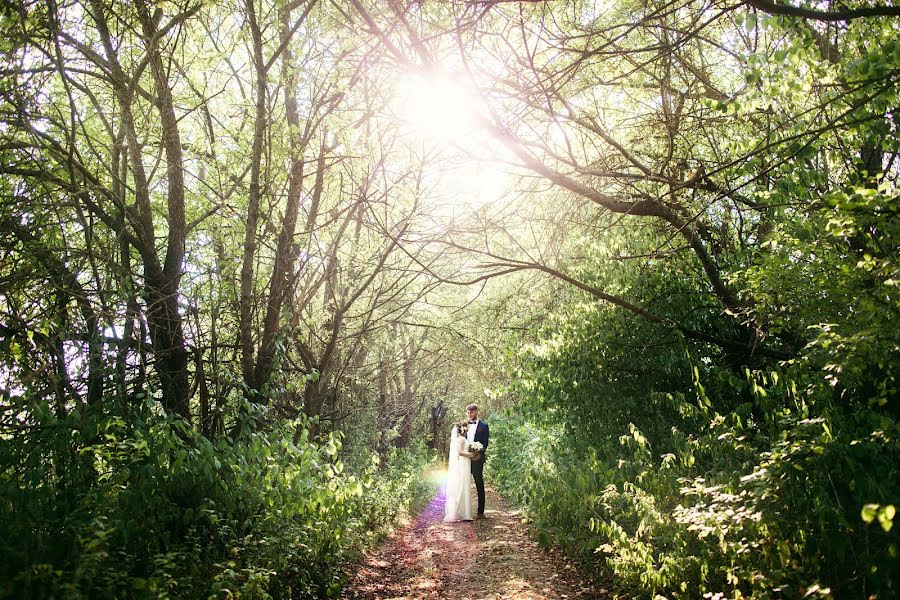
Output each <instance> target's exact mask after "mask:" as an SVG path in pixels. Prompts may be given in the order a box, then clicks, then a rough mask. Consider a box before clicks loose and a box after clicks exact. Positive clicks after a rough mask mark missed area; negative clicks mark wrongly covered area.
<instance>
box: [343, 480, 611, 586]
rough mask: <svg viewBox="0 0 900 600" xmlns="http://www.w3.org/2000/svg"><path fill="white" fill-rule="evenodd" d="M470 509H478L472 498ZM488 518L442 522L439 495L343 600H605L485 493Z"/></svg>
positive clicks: (361, 571)
mask: <svg viewBox="0 0 900 600" xmlns="http://www.w3.org/2000/svg"><path fill="white" fill-rule="evenodd" d="M472 506H473V507H474V506H475V500H474V498H473V503H472ZM486 506H487V511H486V518H485V519H481V520H477V521H472V522H460V523H444V522H443V518H444V493H443V488H442V489H441V491H440V492H439V493H438V494H437V495H436V496H435V497H434V499H432V501H431V503H429V504H428V506H426V507H425V509H424V510H423V511H422V512H421V513H420V514H419V515H418V516H417V517H416V518H415V519H414V520H413V521H412V522H411V523H409V524H408V525H406V526H405V527H402V528H401V529H399V530H398V531H397V532H396V533H395V534H394V535H393V536H392V537H391V538H390V539H389V540H388V541H387V542H386V543H385V544H384V545H383V546H382V547H381V548H380V549H378V550H377V551H375V552H374V553H373V554H371V555H369V556H367V557H366V559H365V560H364V562H363V563H362V564H361V565H359V566H358V570H357V571H356V572H355V573H354V574H352V577H351V581H350V584H349V585H348V586H347V587H346V589H345V590H344V592H343V595H342V597H343V598H346V599H359V600H389V599H391V600H411V599H414V598H415V599H438V598H439V599H445V598H446V599H453V600H476V599H486V600H532V599H542V598H556V599H560V600H562V599H580V600H584V599H588V598H605V597H606V594H605V590H597V589H594V588H592V587H591V586H590V585H588V584H586V583H584V582H582V581H581V580H580V578H579V576H578V573H577V572H576V570H575V568H574V567H573V566H572V565H569V564H567V563H566V562H565V560H564V559H562V558H561V557H560V556H559V555H558V554H556V553H554V552H547V551H545V550H542V549H541V548H540V547H539V546H538V545H537V544H536V543H535V542H534V541H533V540H531V539H530V538H529V537H528V535H527V532H526V528H525V526H524V525H523V524H522V520H521V516H520V514H519V511H518V510H516V509H515V507H513V506H511V505H510V504H509V503H508V502H506V501H505V500H503V499H502V498H500V496H498V495H497V494H496V493H495V492H494V491H493V490H491V489H488V490H487V503H486Z"/></svg>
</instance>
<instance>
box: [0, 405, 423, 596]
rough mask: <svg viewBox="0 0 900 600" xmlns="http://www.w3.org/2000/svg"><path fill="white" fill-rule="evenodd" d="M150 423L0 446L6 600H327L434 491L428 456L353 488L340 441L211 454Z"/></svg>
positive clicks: (419, 452) (190, 437) (418, 454)
mask: <svg viewBox="0 0 900 600" xmlns="http://www.w3.org/2000/svg"><path fill="white" fill-rule="evenodd" d="M143 417H145V418H138V417H137V415H131V418H129V419H125V418H123V417H121V416H116V415H111V414H103V415H97V416H95V417H94V418H93V419H91V418H88V417H85V416H83V415H78V414H72V415H71V416H70V417H68V418H66V419H65V420H60V421H57V422H53V421H52V419H49V420H48V423H47V425H46V426H43V427H40V428H36V429H35V430H33V431H32V432H30V433H29V435H27V436H21V437H17V438H15V439H4V440H2V441H0V456H2V458H3V469H2V475H0V552H2V554H3V556H4V557H7V559H6V560H5V561H3V563H2V565H0V582H2V583H0V597H32V598H48V597H59V596H64V597H74V598H78V597H101V598H102V597H176V598H177V597H191V598H194V597H198V596H201V595H204V596H205V595H215V596H217V597H247V598H268V597H282V598H287V597H290V598H321V597H336V596H337V595H338V593H339V590H340V588H341V585H342V583H343V575H342V567H343V565H344V562H345V561H346V560H347V559H348V557H349V556H350V554H351V553H352V552H353V551H354V550H355V549H356V548H358V547H359V546H360V545H362V544H365V543H367V541H371V540H372V539H374V534H373V533H372V532H373V531H377V530H379V529H383V528H384V527H385V526H386V525H387V524H389V523H391V522H393V520H394V519H395V518H396V517H397V515H398V513H399V512H401V511H403V510H404V509H405V508H407V507H408V506H409V503H410V502H411V501H412V500H413V499H414V498H415V497H416V496H417V495H421V494H423V493H426V490H427V486H426V485H425V484H424V482H423V478H422V476H421V475H422V470H423V468H424V466H425V464H426V462H427V455H426V453H425V451H424V449H423V448H421V447H417V448H415V449H412V450H409V451H404V452H400V451H395V452H394V453H393V454H392V455H391V457H390V460H389V466H388V469H387V470H386V471H385V472H383V473H378V472H377V471H376V468H375V467H374V466H373V467H370V468H369V469H366V470H362V471H360V472H356V473H348V472H347V471H346V470H345V468H344V466H343V463H342V461H341V460H339V454H340V449H341V444H340V436H339V435H332V436H330V437H328V438H326V439H325V440H324V441H323V442H321V443H313V442H311V441H309V440H308V439H307V437H306V435H304V436H303V437H302V439H301V441H300V443H297V444H294V443H293V442H292V441H291V440H292V436H293V434H294V424H286V425H284V426H283V427H280V428H278V429H275V430H272V431H268V432H260V433H252V434H248V435H244V436H242V437H241V438H240V439H238V440H237V441H235V442H234V443H231V442H230V441H229V440H227V439H224V438H222V439H219V440H216V441H215V442H211V441H209V440H207V439H206V438H204V437H202V436H200V435H199V434H197V433H195V432H194V431H193V430H192V429H191V428H189V427H186V426H185V424H184V423H182V422H180V421H178V420H175V419H166V418H162V417H156V418H146V415H144V416H143Z"/></svg>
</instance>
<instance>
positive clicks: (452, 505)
mask: <svg viewBox="0 0 900 600" xmlns="http://www.w3.org/2000/svg"><path fill="white" fill-rule="evenodd" d="M468 432H469V425H468V423H466V422H465V421H463V422H462V423H457V424H455V425H454V426H453V432H452V434H451V438H450V459H449V461H448V464H447V501H446V504H445V505H444V520H445V521H471V520H472V493H471V491H470V490H469V478H470V477H471V476H472V458H477V457H478V454H477V453H476V452H469V450H468V448H469V441H468V439H467V437H466V436H467V435H468Z"/></svg>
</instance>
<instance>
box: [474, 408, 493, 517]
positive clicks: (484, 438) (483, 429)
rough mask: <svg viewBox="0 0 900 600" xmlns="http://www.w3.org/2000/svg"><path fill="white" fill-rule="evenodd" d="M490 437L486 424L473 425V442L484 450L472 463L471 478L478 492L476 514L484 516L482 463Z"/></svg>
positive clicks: (479, 422) (485, 456)
mask: <svg viewBox="0 0 900 600" xmlns="http://www.w3.org/2000/svg"><path fill="white" fill-rule="evenodd" d="M489 437H490V429H489V428H488V424H487V423H485V422H484V421H481V420H479V421H478V424H477V425H475V439H474V440H473V441H476V442H481V444H482V445H483V446H484V450H483V451H482V452H481V458H479V459H478V460H473V461H472V477H473V478H474V479H475V489H476V490H478V514H479V515H483V514H484V461H486V460H487V448H488V438H489Z"/></svg>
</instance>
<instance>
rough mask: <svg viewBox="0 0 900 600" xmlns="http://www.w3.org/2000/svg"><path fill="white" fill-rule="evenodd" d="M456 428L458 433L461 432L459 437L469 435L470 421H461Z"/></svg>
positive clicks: (455, 425)
mask: <svg viewBox="0 0 900 600" xmlns="http://www.w3.org/2000/svg"><path fill="white" fill-rule="evenodd" d="M454 427H456V431H458V432H459V435H463V436H464V435H467V434H468V433H469V422H468V421H460V422H459V423H456V424H454Z"/></svg>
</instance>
